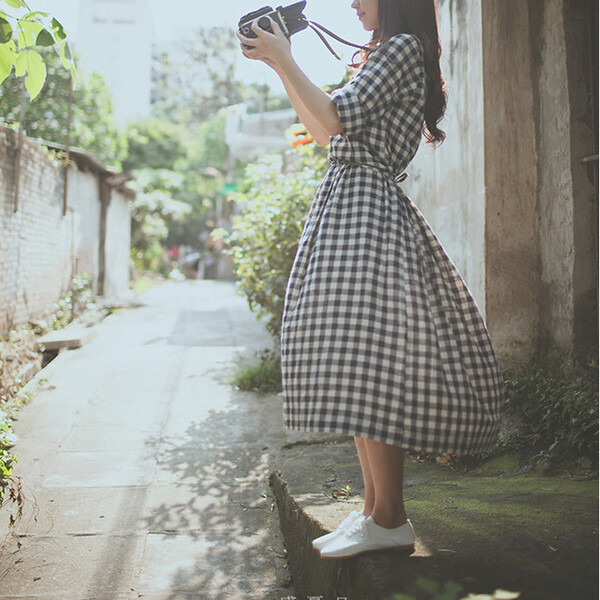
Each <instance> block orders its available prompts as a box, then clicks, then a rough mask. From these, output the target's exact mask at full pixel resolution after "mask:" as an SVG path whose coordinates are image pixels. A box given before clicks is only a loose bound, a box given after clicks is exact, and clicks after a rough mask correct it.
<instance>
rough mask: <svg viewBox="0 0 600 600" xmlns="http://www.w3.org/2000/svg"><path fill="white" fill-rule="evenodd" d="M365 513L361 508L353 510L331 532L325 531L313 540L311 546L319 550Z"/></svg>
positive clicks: (363, 516)
mask: <svg viewBox="0 0 600 600" xmlns="http://www.w3.org/2000/svg"><path fill="white" fill-rule="evenodd" d="M364 518H365V515H364V514H363V511H362V510H353V511H352V512H351V513H350V514H349V515H348V516H347V517H346V518H345V519H344V520H343V521H342V522H341V523H340V524H339V525H338V527H337V529H334V530H333V531H332V532H331V533H327V534H325V535H322V536H321V537H318V538H316V539H314V540H313V543H312V545H313V548H314V549H315V550H321V548H323V547H324V546H325V544H328V543H329V542H332V541H333V540H334V539H335V538H336V537H337V536H338V535H340V534H342V533H344V532H345V531H346V530H347V529H348V528H349V527H351V526H352V525H353V524H354V522H355V521H357V520H358V519H364Z"/></svg>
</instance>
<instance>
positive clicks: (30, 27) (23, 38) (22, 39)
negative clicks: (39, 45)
mask: <svg viewBox="0 0 600 600" xmlns="http://www.w3.org/2000/svg"><path fill="white" fill-rule="evenodd" d="M42 29H43V26H42V25H41V24H40V23H36V22H35V21H24V20H20V21H19V49H23V48H28V47H29V46H33V45H34V44H35V40H36V38H37V36H38V33H39V32H40V31H42Z"/></svg>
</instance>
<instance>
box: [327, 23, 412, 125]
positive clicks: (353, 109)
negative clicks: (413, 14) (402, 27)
mask: <svg viewBox="0 0 600 600" xmlns="http://www.w3.org/2000/svg"><path fill="white" fill-rule="evenodd" d="M422 78H423V56H422V46H421V42H420V40H419V38H418V37H416V36H413V35H407V34H400V35H397V36H394V37H393V38H391V39H390V40H388V41H387V42H386V43H385V44H383V45H382V46H380V47H379V48H377V50H375V51H374V52H373V53H372V54H371V55H370V56H369V58H368V59H367V62H366V63H365V64H364V65H363V66H362V67H361V69H360V70H359V71H358V73H357V75H356V76H355V77H354V78H353V79H351V80H350V82H349V83H347V84H346V85H345V86H344V87H343V88H340V89H337V90H335V91H334V92H333V93H332V94H331V98H332V100H333V102H334V104H335V106H336V108H337V111H338V114H339V117H340V121H341V124H342V132H343V135H347V134H353V133H357V132H359V131H360V130H361V129H363V128H364V127H365V126H366V125H367V124H368V123H371V122H373V121H376V120H377V119H378V118H379V117H381V116H382V115H383V114H384V112H385V109H386V107H388V106H389V105H390V104H394V103H397V102H399V101H400V100H401V99H402V98H404V97H406V96H410V95H412V94H415V93H418V90H419V89H421V85H422Z"/></svg>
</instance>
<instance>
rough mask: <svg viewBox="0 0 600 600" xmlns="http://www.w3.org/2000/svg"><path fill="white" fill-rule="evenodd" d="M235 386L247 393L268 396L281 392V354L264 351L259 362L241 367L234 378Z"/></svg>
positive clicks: (260, 353)
mask: <svg viewBox="0 0 600 600" xmlns="http://www.w3.org/2000/svg"><path fill="white" fill-rule="evenodd" d="M233 385H234V386H235V387H236V388H237V389H239V390H243V391H246V392H255V393H257V394H268V393H277V392H281V358H280V356H279V353H277V352H272V351H271V350H263V351H261V352H259V353H258V362H256V363H253V364H251V365H243V366H240V368H239V369H238V371H237V373H236V374H235V376H234V378H233Z"/></svg>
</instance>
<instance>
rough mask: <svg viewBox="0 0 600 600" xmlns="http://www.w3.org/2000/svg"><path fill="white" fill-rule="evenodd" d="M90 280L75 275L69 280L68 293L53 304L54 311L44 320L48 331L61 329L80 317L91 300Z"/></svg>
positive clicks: (87, 276) (88, 277)
mask: <svg viewBox="0 0 600 600" xmlns="http://www.w3.org/2000/svg"><path fill="white" fill-rule="evenodd" d="M91 285H92V278H91V277H90V276H89V275H88V274H87V273H83V274H82V275H77V276H75V277H74V278H73V279H72V280H71V285H70V287H69V291H68V292H67V293H66V294H65V295H64V296H63V297H62V298H61V299H60V300H58V301H57V302H55V303H54V310H53V311H52V312H51V313H50V315H49V316H48V317H47V318H46V320H45V324H46V326H47V328H48V329H50V330H54V329H62V328H63V327H66V326H67V325H68V324H69V323H70V322H71V321H72V320H73V319H74V318H75V317H76V316H77V315H80V314H81V313H82V312H83V311H84V310H85V307H86V305H87V303H88V302H89V301H90V300H91V298H92V289H91Z"/></svg>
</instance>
